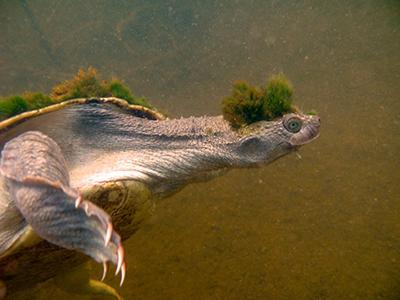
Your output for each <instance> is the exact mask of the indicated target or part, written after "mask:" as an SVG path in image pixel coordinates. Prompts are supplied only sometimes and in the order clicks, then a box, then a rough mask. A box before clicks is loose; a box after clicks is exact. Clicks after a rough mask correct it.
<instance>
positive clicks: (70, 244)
mask: <svg viewBox="0 0 400 300" xmlns="http://www.w3.org/2000/svg"><path fill="white" fill-rule="evenodd" d="M0 171H1V174H2V175H3V176H4V177H5V178H6V183H7V186H8V189H9V194H10V197H11V198H12V199H13V201H15V204H16V206H17V208H18V209H19V210H20V211H21V213H22V215H23V216H24V218H25V219H26V221H27V222H28V223H29V224H30V226H31V227H32V228H33V229H34V231H35V232H36V233H37V234H38V235H39V236H40V237H42V238H43V239H45V240H47V241H48V242H50V243H53V244H56V245H58V246H61V247H64V248H67V249H73V250H77V251H80V252H83V253H85V254H87V255H89V256H91V257H92V258H93V259H94V260H96V261H97V262H99V263H103V266H104V271H105V272H104V275H103V278H104V277H105V273H106V270H107V262H111V263H113V264H114V265H116V266H117V272H116V274H118V273H119V271H120V270H121V285H122V283H123V281H124V278H125V273H126V266H125V260H124V249H123V247H122V244H121V238H120V236H119V235H118V233H116V232H115V231H114V230H113V226H112V223H111V218H110V216H109V215H108V214H107V213H106V212H105V211H104V210H102V209H101V208H99V207H97V206H96V205H95V204H93V203H91V202H89V201H86V200H85V199H83V198H82V197H81V195H80V194H79V193H78V192H77V191H76V190H75V189H73V188H71V187H70V184H69V174H68V170H67V166H66V162H65V159H64V157H63V155H62V153H61V149H60V148H59V147H58V145H57V144H56V143H55V142H54V141H53V140H52V139H50V138H49V137H47V136H46V135H44V134H42V133H40V132H36V131H30V132H26V133H24V134H22V135H20V136H18V137H16V138H14V139H13V140H11V141H9V142H8V143H7V144H6V145H5V147H4V149H3V151H2V158H1V161H0Z"/></svg>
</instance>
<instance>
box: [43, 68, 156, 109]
mask: <svg viewBox="0 0 400 300" xmlns="http://www.w3.org/2000/svg"><path fill="white" fill-rule="evenodd" d="M50 97H51V98H52V99H55V100H56V101H65V100H69V99H74V98H89V97H116V98H120V99H124V100H126V101H127V102H128V103H130V104H136V105H142V106H145V107H148V108H152V106H151V105H150V104H149V103H148V101H147V100H146V99H144V98H139V97H135V96H133V94H132V92H131V91H130V90H129V88H128V87H127V86H126V85H125V84H124V83H122V81H120V80H119V79H115V78H114V79H112V80H111V81H107V80H101V78H100V76H99V75H98V73H97V71H96V69H95V68H92V67H89V68H88V69H87V71H85V70H83V69H80V70H79V72H78V74H77V75H75V77H74V78H72V79H70V80H66V81H64V82H62V83H60V84H58V85H56V86H55V87H53V89H52V92H51V94H50Z"/></svg>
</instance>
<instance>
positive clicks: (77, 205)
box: [75, 195, 82, 208]
mask: <svg viewBox="0 0 400 300" xmlns="http://www.w3.org/2000/svg"><path fill="white" fill-rule="evenodd" d="M81 203H82V196H81V195H79V197H78V198H76V200H75V208H78V207H79V205H80V204H81Z"/></svg>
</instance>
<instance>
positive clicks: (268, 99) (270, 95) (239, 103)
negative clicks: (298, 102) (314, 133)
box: [222, 74, 296, 128]
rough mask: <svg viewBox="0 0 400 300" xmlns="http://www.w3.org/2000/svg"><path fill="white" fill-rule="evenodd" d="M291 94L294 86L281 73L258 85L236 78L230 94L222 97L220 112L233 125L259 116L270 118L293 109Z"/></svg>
mask: <svg viewBox="0 0 400 300" xmlns="http://www.w3.org/2000/svg"><path fill="white" fill-rule="evenodd" d="M292 95H293V87H292V85H291V83H290V82H289V80H288V79H287V78H286V77H285V76H284V75H283V74H278V75H274V76H272V77H271V78H270V79H269V80H268V82H267V84H266V86H261V87H255V86H251V85H250V84H249V83H247V82H245V81H237V82H235V83H234V84H233V90H232V93H231V95H230V96H228V97H226V98H225V99H223V101H222V113H223V116H224V118H225V119H226V120H227V121H229V122H230V123H231V125H232V126H233V127H236V128H238V127H242V126H246V125H249V124H251V123H254V122H257V121H261V120H266V121H269V120H273V119H275V118H277V117H280V116H282V115H283V114H285V113H288V112H294V111H296V108H295V107H294V106H293V105H292V102H293V97H292Z"/></svg>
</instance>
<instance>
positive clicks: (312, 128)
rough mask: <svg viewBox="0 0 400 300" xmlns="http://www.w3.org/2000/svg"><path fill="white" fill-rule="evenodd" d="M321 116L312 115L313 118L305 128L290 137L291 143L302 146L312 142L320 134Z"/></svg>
mask: <svg viewBox="0 0 400 300" xmlns="http://www.w3.org/2000/svg"><path fill="white" fill-rule="evenodd" d="M320 125H321V118H320V117H319V116H312V117H311V119H309V121H308V122H307V124H305V125H304V126H303V128H302V129H301V130H300V131H299V132H298V133H296V134H294V135H293V136H292V137H291V138H290V144H292V145H293V146H300V145H304V144H307V143H309V142H311V141H312V140H314V139H316V138H317V137H318V136H319V127H320Z"/></svg>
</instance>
